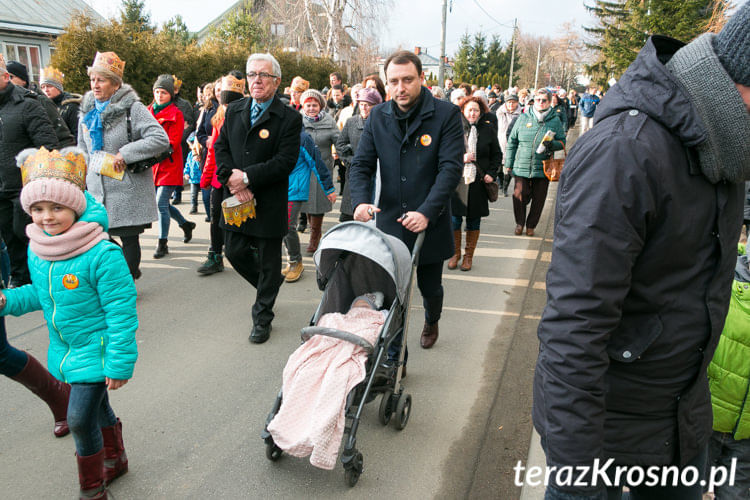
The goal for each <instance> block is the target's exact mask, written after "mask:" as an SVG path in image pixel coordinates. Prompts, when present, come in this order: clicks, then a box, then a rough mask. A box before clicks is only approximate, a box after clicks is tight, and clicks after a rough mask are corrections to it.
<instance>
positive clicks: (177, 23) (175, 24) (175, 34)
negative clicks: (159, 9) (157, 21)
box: [161, 14, 195, 45]
mask: <svg viewBox="0 0 750 500" xmlns="http://www.w3.org/2000/svg"><path fill="white" fill-rule="evenodd" d="M161 33H162V35H163V36H165V37H166V38H167V39H169V40H172V41H174V42H175V43H178V44H181V45H187V44H189V43H190V42H192V41H193V40H194V39H195V36H194V35H193V34H192V33H190V30H189V29H188V27H187V25H186V24H185V21H183V19H182V16H181V15H179V14H177V15H176V16H174V17H173V18H172V19H169V20H168V21H165V22H164V24H163V25H162V28H161Z"/></svg>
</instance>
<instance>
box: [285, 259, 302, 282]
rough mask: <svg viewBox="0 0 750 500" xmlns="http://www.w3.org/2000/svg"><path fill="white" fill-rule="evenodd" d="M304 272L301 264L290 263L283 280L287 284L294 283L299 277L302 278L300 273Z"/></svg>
mask: <svg viewBox="0 0 750 500" xmlns="http://www.w3.org/2000/svg"><path fill="white" fill-rule="evenodd" d="M304 270H305V266H303V265H302V262H292V263H291V267H290V269H289V272H288V273H287V274H286V275H285V276H286V278H284V280H285V281H286V282H287V283H294V282H295V281H297V280H299V279H300V276H302V271H304Z"/></svg>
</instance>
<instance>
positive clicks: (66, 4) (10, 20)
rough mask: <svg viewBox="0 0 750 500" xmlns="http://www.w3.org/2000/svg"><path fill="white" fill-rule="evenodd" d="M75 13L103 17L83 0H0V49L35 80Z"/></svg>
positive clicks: (98, 18) (97, 18)
mask: <svg viewBox="0 0 750 500" xmlns="http://www.w3.org/2000/svg"><path fill="white" fill-rule="evenodd" d="M76 13H85V14H87V15H89V16H91V17H93V18H94V19H96V20H100V21H104V18H103V17H102V16H101V15H99V14H98V13H97V12H96V11H95V10H94V9H92V8H91V7H89V6H88V5H87V4H86V3H85V2H84V1H83V0H0V52H2V54H3V56H4V57H5V60H6V61H20V62H21V63H23V64H25V65H26V68H27V69H28V72H29V78H30V79H31V80H32V81H38V80H39V74H40V72H41V69H42V68H43V67H45V66H47V65H48V64H49V61H50V57H51V56H52V53H53V52H54V50H55V49H54V41H55V38H57V37H58V36H59V35H60V34H61V33H62V32H63V31H64V28H65V25H66V24H68V22H69V21H70V19H71V17H72V16H73V15H74V14H76Z"/></svg>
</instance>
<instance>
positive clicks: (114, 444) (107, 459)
mask: <svg viewBox="0 0 750 500" xmlns="http://www.w3.org/2000/svg"><path fill="white" fill-rule="evenodd" d="M102 440H103V441H104V483H105V484H107V485H109V484H110V483H112V481H114V480H115V479H117V478H118V477H120V476H122V475H123V474H125V473H126V472H127V471H128V456H127V454H126V453H125V445H123V443H122V422H120V419H119V418H118V419H117V423H116V424H115V425H111V426H109V427H102Z"/></svg>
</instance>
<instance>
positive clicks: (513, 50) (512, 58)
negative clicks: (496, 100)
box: [508, 18, 518, 89]
mask: <svg viewBox="0 0 750 500" xmlns="http://www.w3.org/2000/svg"><path fill="white" fill-rule="evenodd" d="M517 29H518V18H515V19H513V35H512V36H511V37H510V75H509V76H508V88H509V89H510V88H511V87H513V63H514V62H515V61H516V30H517Z"/></svg>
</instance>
